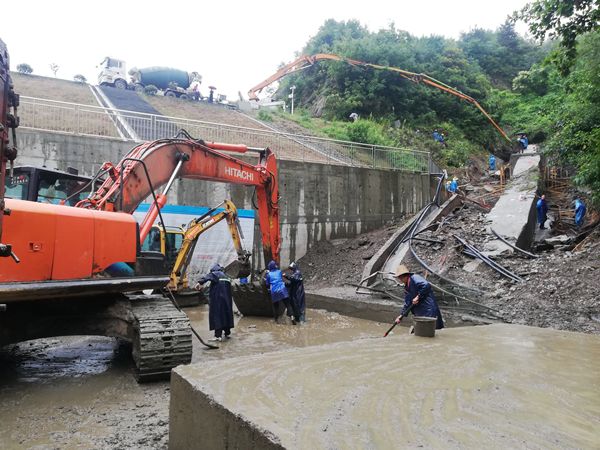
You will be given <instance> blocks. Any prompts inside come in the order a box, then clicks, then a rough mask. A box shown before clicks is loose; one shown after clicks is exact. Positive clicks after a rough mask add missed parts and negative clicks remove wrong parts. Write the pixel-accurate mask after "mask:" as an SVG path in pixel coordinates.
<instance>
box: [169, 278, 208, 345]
mask: <svg viewBox="0 0 600 450" xmlns="http://www.w3.org/2000/svg"><path fill="white" fill-rule="evenodd" d="M167 292H168V293H169V296H170V297H171V302H173V305H175V308H177V309H178V310H179V311H180V312H183V311H182V310H181V308H180V307H179V305H178V304H177V300H175V297H173V293H172V292H171V289H169V288H167ZM163 294H164V291H163ZM190 329H191V330H192V333H194V335H195V336H196V337H197V338H198V340H199V341H200V342H201V343H202V344H204V345H205V346H206V347H208V348H210V349H218V348H219V347H217V346H216V345H211V344H207V343H206V342H204V341H203V340H202V338H201V337H200V335H199V334H198V333H197V332H196V330H194V327H193V326H192V325H191V324H190Z"/></svg>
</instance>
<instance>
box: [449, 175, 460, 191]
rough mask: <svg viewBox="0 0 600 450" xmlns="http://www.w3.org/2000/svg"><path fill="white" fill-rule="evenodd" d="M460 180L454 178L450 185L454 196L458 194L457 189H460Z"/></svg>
mask: <svg viewBox="0 0 600 450" xmlns="http://www.w3.org/2000/svg"><path fill="white" fill-rule="evenodd" d="M457 181H458V178H456V177H454V178H452V183H450V192H452V193H453V194H456V189H458V183H457Z"/></svg>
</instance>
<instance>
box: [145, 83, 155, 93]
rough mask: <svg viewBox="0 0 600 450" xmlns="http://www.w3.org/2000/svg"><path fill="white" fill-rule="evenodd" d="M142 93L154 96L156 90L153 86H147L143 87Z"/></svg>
mask: <svg viewBox="0 0 600 450" xmlns="http://www.w3.org/2000/svg"><path fill="white" fill-rule="evenodd" d="M144 92H145V93H146V94H148V95H155V94H156V93H157V92H158V88H157V87H156V86H154V85H153V84H149V85H148V86H146V87H144Z"/></svg>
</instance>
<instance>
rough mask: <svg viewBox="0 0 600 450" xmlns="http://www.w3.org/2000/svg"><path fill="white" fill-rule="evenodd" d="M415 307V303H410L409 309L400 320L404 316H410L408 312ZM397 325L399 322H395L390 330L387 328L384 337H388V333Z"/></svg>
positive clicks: (402, 316)
mask: <svg viewBox="0 0 600 450" xmlns="http://www.w3.org/2000/svg"><path fill="white" fill-rule="evenodd" d="M414 307H415V304H414V303H413V304H412V305H410V306H409V307H408V309H407V310H406V312H405V313H404V314H402V315H401V316H400V320H402V318H404V317H406V316H408V313H409V312H411V311H412V309H413V308H414ZM396 325H398V323H396V322H394V325H392V328H390V329H389V330H387V331H386V332H385V334H384V335H383V337H386V336H387V335H388V334H390V333H391V332H392V330H393V329H394V327H395V326H396Z"/></svg>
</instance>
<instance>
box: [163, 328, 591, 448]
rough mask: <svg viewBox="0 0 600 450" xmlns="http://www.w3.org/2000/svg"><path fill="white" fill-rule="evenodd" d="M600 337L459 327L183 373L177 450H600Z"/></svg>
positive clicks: (174, 440) (173, 427)
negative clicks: (424, 335)
mask: <svg viewBox="0 0 600 450" xmlns="http://www.w3.org/2000/svg"><path fill="white" fill-rule="evenodd" d="M599 362H600V336H594V335H588V334H580V333H569V332H560V331H554V330H550V329H540V328H530V327H525V326H519V325H492V326H486V327H470V328H455V329H445V330H442V331H438V332H437V334H436V337H435V338H419V337H415V336H411V335H407V334H402V335H396V336H391V337H388V338H385V339H384V338H378V339H365V340H361V341H353V342H345V343H338V344H332V345H327V346H321V347H310V348H304V349H301V350H297V351H288V352H285V353H283V352H280V353H267V354H264V355H257V356H251V357H244V358H235V359H231V360H228V361H213V362H209V363H203V364H194V365H190V366H180V367H177V368H176V369H174V370H173V375H172V377H171V405H170V421H169V427H170V436H169V448H170V449H171V450H180V449H181V450H183V449H190V448H203V449H204V448H205V449H211V450H219V449H236V448H237V449H245V450H249V449H257V450H258V449H260V450H268V449H290V450H291V449H295V450H296V449H307V450H308V449H310V450H312V449H384V448H403V449H434V448H435V449H442V448H443V449H482V448H486V449H488V448H489V449H508V448H510V449H542V448H544V449H545V448H560V449H575V448H589V449H592V448H598V442H599V438H598V436H600V408H599V406H598V405H599V404H600V383H598V375H597V374H598V372H597V367H598V363H599Z"/></svg>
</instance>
